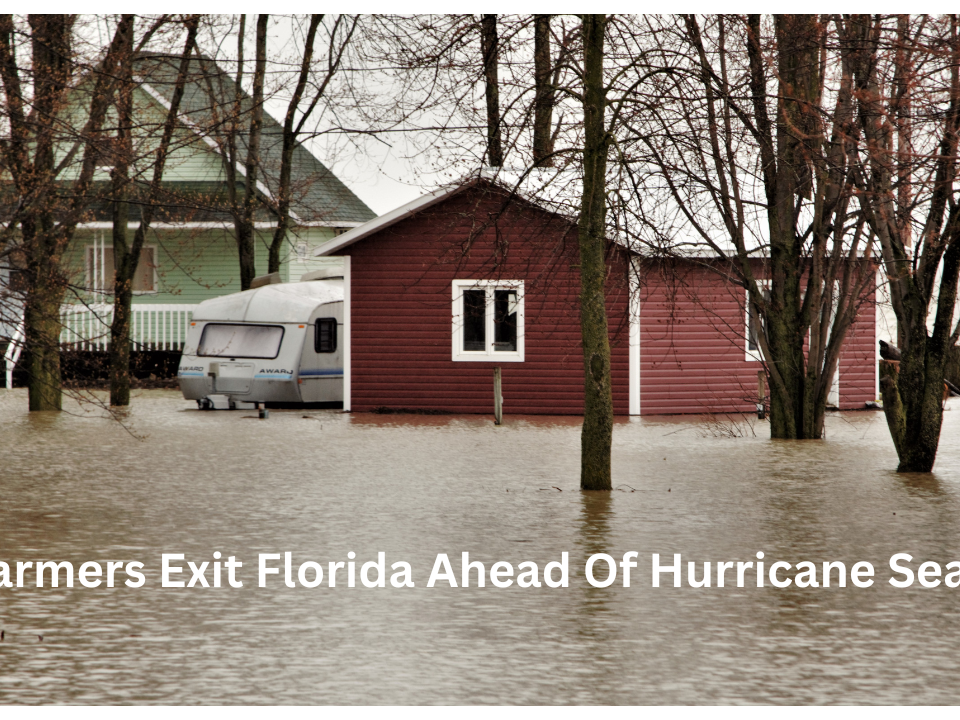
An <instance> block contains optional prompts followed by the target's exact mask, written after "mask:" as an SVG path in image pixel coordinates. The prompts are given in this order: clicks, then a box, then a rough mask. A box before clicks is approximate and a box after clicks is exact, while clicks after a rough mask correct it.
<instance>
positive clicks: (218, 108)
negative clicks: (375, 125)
mask: <svg viewBox="0 0 960 720" xmlns="http://www.w3.org/2000/svg"><path fill="white" fill-rule="evenodd" d="M179 63H180V58H179V56H176V55H164V54H159V53H144V54H142V55H141V56H140V57H139V58H138V59H137V60H136V64H135V72H136V73H137V75H138V77H139V78H140V79H141V80H142V82H143V85H142V87H143V88H144V90H145V91H146V92H147V93H149V94H150V95H151V96H152V97H153V98H154V99H156V100H157V101H158V102H160V103H161V104H163V105H165V106H169V103H170V100H171V98H172V97H173V90H174V86H175V84H176V78H177V72H178V69H179ZM236 87H237V86H236V83H235V82H234V81H233V79H232V78H231V77H230V76H229V75H228V74H227V73H225V72H224V71H223V70H222V69H221V68H220V67H219V66H218V65H217V64H216V63H215V62H214V61H213V60H211V59H209V58H206V57H194V58H192V59H191V67H190V74H189V76H188V80H187V84H186V86H185V88H184V95H183V100H182V101H181V118H180V119H181V120H182V121H183V124H184V125H186V126H188V127H189V128H190V129H192V130H193V131H194V132H196V133H197V134H198V135H200V136H201V137H203V138H204V140H205V141H206V142H207V144H208V145H210V146H211V147H213V148H216V143H215V142H214V141H213V140H212V139H211V138H210V135H211V134H212V135H216V134H217V133H218V132H219V131H220V129H221V128H222V127H223V126H224V123H225V121H226V119H227V118H228V115H229V113H230V112H232V109H233V106H234V102H235V97H236ZM240 94H241V112H242V113H243V114H246V113H248V112H249V111H250V108H251V106H252V103H253V100H252V98H251V97H250V96H249V95H247V93H246V92H244V91H243V90H242V89H241V91H240ZM245 129H246V128H244V130H245ZM247 141H248V133H247V132H240V133H239V137H238V148H237V150H238V155H239V157H240V158H245V157H246V152H247ZM282 147H283V127H282V126H281V125H280V124H279V123H278V122H277V121H276V120H274V119H273V117H271V116H270V114H269V113H267V112H264V113H263V124H262V126H261V139H260V155H261V159H260V160H261V161H260V166H259V168H260V169H259V173H258V183H257V185H258V189H259V190H260V193H261V195H262V196H263V197H264V198H266V199H267V200H268V201H269V200H270V199H272V198H273V196H274V194H275V193H276V191H277V189H278V188H279V178H280V156H281V150H282ZM238 170H239V174H240V175H241V176H242V174H243V168H242V165H241V166H240V167H239V168H238ZM290 189H291V211H292V214H293V216H294V220H295V222H297V223H298V224H302V225H328V226H341V227H349V226H353V225H356V224H358V223H363V222H366V221H368V220H370V219H371V218H374V217H376V213H374V212H373V211H372V210H371V209H370V208H369V207H367V206H366V204H364V202H363V201H362V200H360V198H358V197H357V196H356V195H354V194H353V192H351V191H350V189H349V188H348V187H347V186H346V185H344V184H343V183H342V182H341V181H340V179H339V178H337V177H336V176H335V175H334V174H333V173H332V172H330V170H329V169H328V168H327V167H326V166H325V165H324V164H323V163H321V162H320V161H319V160H318V159H317V158H316V157H315V156H314V155H313V154H312V153H311V152H310V151H309V150H307V149H306V148H305V147H303V145H297V146H296V147H295V148H294V151H293V166H292V173H291V183H290Z"/></svg>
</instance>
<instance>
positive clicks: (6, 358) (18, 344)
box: [3, 318, 23, 390]
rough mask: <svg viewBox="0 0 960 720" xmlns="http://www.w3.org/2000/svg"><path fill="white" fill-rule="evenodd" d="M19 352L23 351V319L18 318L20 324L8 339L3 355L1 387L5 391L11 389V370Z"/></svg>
mask: <svg viewBox="0 0 960 720" xmlns="http://www.w3.org/2000/svg"><path fill="white" fill-rule="evenodd" d="M21 350H23V318H20V322H19V323H18V324H17V327H16V329H15V330H14V331H13V334H12V335H11V336H10V338H9V339H8V341H7V349H6V351H5V352H4V354H3V368H4V370H6V377H5V378H4V385H3V386H4V387H5V388H6V389H7V390H9V389H10V388H12V387H13V369H14V368H15V367H16V366H17V361H18V360H19V359H20V351H21Z"/></svg>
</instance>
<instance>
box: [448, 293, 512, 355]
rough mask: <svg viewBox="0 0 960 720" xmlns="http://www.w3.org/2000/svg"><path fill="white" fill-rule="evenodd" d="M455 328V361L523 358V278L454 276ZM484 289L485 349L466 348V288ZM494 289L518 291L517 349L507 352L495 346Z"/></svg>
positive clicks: (452, 340) (453, 346)
mask: <svg viewBox="0 0 960 720" xmlns="http://www.w3.org/2000/svg"><path fill="white" fill-rule="evenodd" d="M451 288H452V291H453V313H452V315H453V328H452V329H453V332H452V334H451V359H452V360H453V361H454V362H524V355H525V341H524V309H523V306H524V302H523V300H524V298H523V280H454V281H453V282H452V283H451ZM476 289H483V290H485V291H486V311H485V320H486V333H485V335H486V345H487V349H486V350H463V349H462V348H463V291H464V290H476ZM495 290H516V291H517V349H516V350H511V351H507V352H503V351H496V350H494V349H493V338H494V317H493V313H494V303H493V293H494V291H495Z"/></svg>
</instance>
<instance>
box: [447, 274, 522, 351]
mask: <svg viewBox="0 0 960 720" xmlns="http://www.w3.org/2000/svg"><path fill="white" fill-rule="evenodd" d="M453 359H454V360H459V361H470V360H477V361H488V362H523V359H524V341H523V281H522V280H454V281H453Z"/></svg>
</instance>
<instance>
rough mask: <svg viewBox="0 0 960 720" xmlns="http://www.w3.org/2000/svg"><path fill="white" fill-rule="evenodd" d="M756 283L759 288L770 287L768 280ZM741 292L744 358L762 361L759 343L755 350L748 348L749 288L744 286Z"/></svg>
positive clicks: (766, 288) (767, 288)
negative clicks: (742, 294)
mask: <svg viewBox="0 0 960 720" xmlns="http://www.w3.org/2000/svg"><path fill="white" fill-rule="evenodd" d="M757 285H758V286H759V288H760V289H761V290H769V289H770V281H769V280H757ZM743 292H744V305H743V316H744V317H743V327H744V328H745V332H744V334H743V350H744V352H745V353H746V359H747V361H748V362H763V351H762V350H761V349H760V343H757V349H756V350H751V349H750V290H749V289H748V288H745V289H744V291H743Z"/></svg>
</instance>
